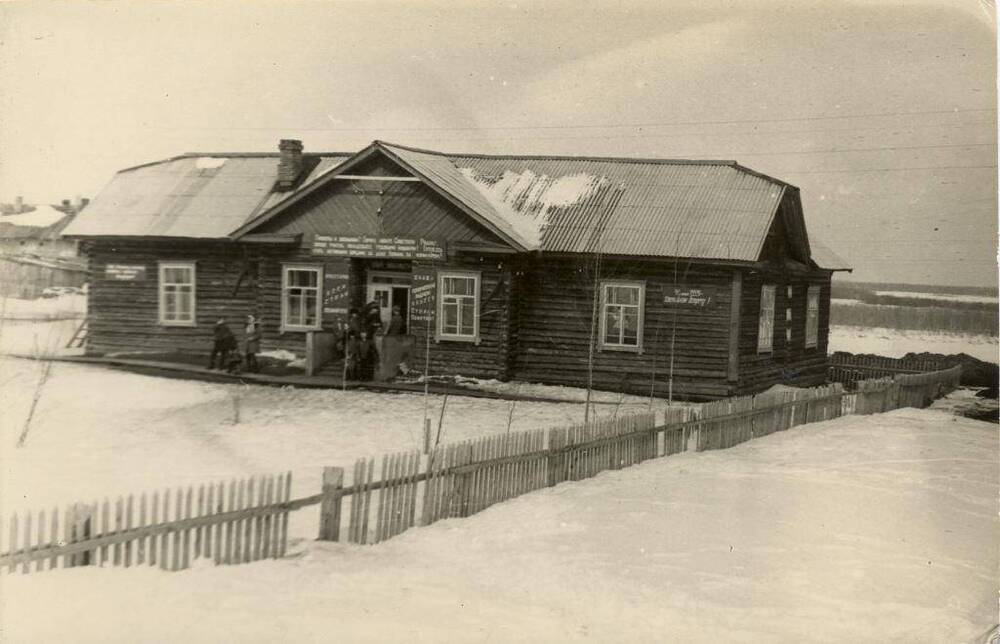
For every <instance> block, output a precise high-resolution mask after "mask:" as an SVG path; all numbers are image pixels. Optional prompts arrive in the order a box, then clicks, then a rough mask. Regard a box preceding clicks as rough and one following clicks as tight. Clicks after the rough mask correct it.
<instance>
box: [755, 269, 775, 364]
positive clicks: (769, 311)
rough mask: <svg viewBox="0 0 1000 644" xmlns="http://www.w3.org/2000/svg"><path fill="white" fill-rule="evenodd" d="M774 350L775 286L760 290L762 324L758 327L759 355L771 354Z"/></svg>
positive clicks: (763, 287) (769, 285)
mask: <svg viewBox="0 0 1000 644" xmlns="http://www.w3.org/2000/svg"><path fill="white" fill-rule="evenodd" d="M773 348H774V285H773V284H765V285H764V286H762V287H761V288H760V324H759V325H758V326H757V353H770V352H771V351H772V349H773Z"/></svg>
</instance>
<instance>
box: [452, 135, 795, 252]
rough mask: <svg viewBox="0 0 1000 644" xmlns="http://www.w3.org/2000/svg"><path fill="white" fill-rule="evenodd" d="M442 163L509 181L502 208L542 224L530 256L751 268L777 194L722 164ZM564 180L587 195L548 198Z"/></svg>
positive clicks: (763, 181)
mask: <svg viewBox="0 0 1000 644" xmlns="http://www.w3.org/2000/svg"><path fill="white" fill-rule="evenodd" d="M450 159H451V160H452V162H453V163H454V164H455V165H456V166H457V167H458V168H459V169H460V170H462V169H465V168H468V169H470V170H471V173H473V174H474V176H475V177H476V179H477V180H478V181H480V182H482V183H484V184H488V183H490V182H494V183H498V182H501V181H504V182H506V183H508V184H509V183H512V182H514V181H516V182H517V186H518V188H517V190H516V191H515V193H514V194H511V193H507V194H506V196H505V198H504V199H503V201H504V203H506V204H507V205H508V206H509V207H510V208H511V209H513V210H515V211H519V212H521V213H522V214H527V215H535V216H539V215H540V216H541V217H543V218H544V219H545V221H539V222H538V223H539V224H540V227H541V231H540V243H539V248H540V249H541V250H546V251H556V252H593V251H600V252H602V253H608V254H616V255H619V254H620V255H643V256H668V257H690V258H705V259H733V260H744V261H754V260H756V259H757V257H758V255H759V253H760V249H761V245H762V244H763V241H764V238H765V236H766V235H767V232H768V228H769V226H770V223H771V219H772V216H773V214H774V212H775V210H776V209H777V207H778V204H779V202H780V201H781V196H782V192H783V187H784V184H782V183H781V182H779V181H776V180H772V179H770V178H767V177H764V176H762V175H758V174H756V173H752V172H749V171H746V170H745V169H743V168H742V167H740V166H738V165H736V164H735V163H733V162H724V161H719V162H699V161H692V162H683V161H671V162H663V161H655V160H649V161H643V160H634V161H633V160H627V159H586V158H581V159H568V158H551V159H547V158H539V157H524V158H516V157H491V156H474V155H455V156H451V157H450ZM467 174H468V173H467ZM518 177H521V178H527V181H524V180H518ZM568 177H574V178H578V180H577V181H576V184H578V185H580V186H585V187H589V189H581V190H580V191H579V193H578V196H579V198H578V199H576V200H574V199H573V196H574V195H573V194H572V193H571V192H570V193H567V194H563V195H557V196H556V198H548V197H549V196H550V195H551V194H552V193H553V192H554V191H556V190H557V187H558V182H559V180H560V179H564V178H568ZM581 177H587V178H589V179H590V180H589V182H587V181H582V180H580V179H579V178H581ZM512 179H513V180H512ZM539 186H541V187H539ZM501 211H502V209H501Z"/></svg>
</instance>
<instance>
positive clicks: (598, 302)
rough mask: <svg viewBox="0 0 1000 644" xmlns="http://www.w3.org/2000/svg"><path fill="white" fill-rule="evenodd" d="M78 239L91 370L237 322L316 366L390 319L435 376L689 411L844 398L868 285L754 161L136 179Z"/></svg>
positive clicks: (253, 166) (513, 160) (290, 144)
mask: <svg viewBox="0 0 1000 644" xmlns="http://www.w3.org/2000/svg"><path fill="white" fill-rule="evenodd" d="M65 233H66V234H67V235H69V236H71V237H73V238H76V239H79V240H81V241H82V243H83V248H84V252H85V253H86V254H87V255H88V257H89V262H90V269H91V271H92V280H91V283H90V290H89V296H88V297H89V301H88V310H89V314H88V315H89V316H90V317H89V320H88V324H89V329H90V331H89V339H88V343H89V344H88V351H90V352H91V353H98V354H99V353H104V352H112V351H115V352H119V351H150V350H164V351H203V352H207V351H208V349H209V347H210V346H211V337H212V327H213V324H214V323H215V321H216V320H217V319H218V318H220V317H224V318H227V319H228V320H230V321H231V322H233V323H238V322H239V321H240V320H241V319H242V318H243V317H244V316H245V315H247V314H254V315H256V316H257V318H258V319H259V320H260V322H261V329H262V332H263V342H262V343H263V345H264V349H288V350H291V351H293V352H295V353H298V354H302V353H303V352H305V351H306V348H307V346H318V345H317V343H316V341H315V338H316V337H319V334H328V333H329V331H330V330H332V329H335V328H337V327H338V326H339V325H340V324H342V323H343V322H344V321H345V319H346V317H347V315H348V311H349V309H351V308H361V307H362V306H363V305H364V304H365V303H369V302H375V304H376V306H377V307H378V310H379V313H380V314H381V316H382V319H383V321H385V322H388V321H389V320H390V317H391V315H392V313H391V312H392V310H393V309H394V308H397V307H398V312H397V313H398V315H397V316H396V317H394V318H393V319H394V320H395V324H396V326H397V327H399V326H402V328H404V329H405V335H406V336H408V337H409V339H410V341H411V342H412V344H413V345H414V347H413V356H414V359H413V361H412V363H411V364H412V365H413V366H417V365H419V367H420V368H422V367H423V364H424V360H425V359H426V360H427V362H428V365H429V369H430V371H431V373H452V374H463V375H467V376H478V377H483V378H501V379H508V378H516V379H520V380H525V381H530V382H543V383H551V384H564V385H572V386H586V385H587V384H588V382H592V384H593V385H594V387H595V388H599V389H611V390H621V391H628V392H632V393H638V394H650V393H655V394H656V395H661V396H662V395H665V394H667V393H668V392H672V393H673V394H674V395H675V396H677V397H681V398H691V399H710V398H721V397H725V396H730V395H733V394H742V393H750V392H756V391H761V390H763V389H766V388H768V387H770V386H772V385H774V384H777V383H788V384H796V385H815V384H818V383H821V382H823V381H824V380H825V377H826V371H827V338H828V331H829V310H830V279H831V275H832V273H833V272H834V271H836V270H846V269H847V267H846V266H845V265H844V264H843V262H842V261H841V260H839V259H837V258H836V257H835V256H833V255H832V254H830V253H828V252H826V251H825V250H823V249H822V248H821V247H820V246H819V245H818V244H813V243H811V242H810V239H809V235H808V234H807V232H806V225H805V221H804V219H803V216H802V204H801V201H800V198H799V190H798V188H796V187H795V186H792V185H790V184H788V183H785V182H783V181H779V180H777V179H774V178H772V177H769V176H766V175H763V174H760V173H758V172H754V171H753V170H750V169H748V168H745V167H744V166H741V165H739V164H737V163H736V162H733V161H686V160H667V159H630V158H592V157H553V156H493V155H477V154H463V155H457V154H443V153H439V152H434V151H429V150H419V149H414V148H409V147H405V146H401V145H395V144H390V143H385V142H381V141H376V142H374V143H372V144H371V145H369V146H368V147H366V148H364V149H363V150H361V151H359V152H356V153H351V154H347V153H345V154H338V153H331V154H304V153H303V151H302V145H301V143H299V142H298V141H282V142H281V145H280V154H278V155H271V154H193V155H183V156H180V157H175V158H171V159H167V160H164V161H160V162H156V163H151V164H147V165H143V166H138V167H135V168H130V169H126V170H122V171H120V172H119V173H118V174H117V175H116V176H115V177H114V179H113V180H112V181H111V183H110V184H109V185H108V186H107V187H106V188H105V189H104V190H103V191H102V192H101V193H100V194H99V195H98V196H97V197H96V198H95V200H94V202H93V203H92V204H91V206H90V207H88V208H87V209H86V210H85V211H84V212H83V213H82V214H81V215H80V216H79V217H78V218H77V220H76V221H74V222H73V223H72V224H70V226H69V227H68V228H67V229H66V231H65ZM310 338H312V339H311V340H310ZM427 344H429V345H430V346H429V351H428V352H426V353H425V346H427ZM671 376H672V378H671Z"/></svg>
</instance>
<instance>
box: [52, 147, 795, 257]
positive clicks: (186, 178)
mask: <svg viewBox="0 0 1000 644" xmlns="http://www.w3.org/2000/svg"><path fill="white" fill-rule="evenodd" d="M372 149H382V150H383V151H384V152H385V153H386V154H388V155H390V156H395V157H397V158H398V159H399V160H400V161H401V162H402V163H404V164H405V165H408V166H409V167H411V168H412V169H413V170H414V171H415V172H417V173H418V174H420V175H422V176H423V177H424V178H425V179H426V180H427V181H428V182H430V183H431V184H432V185H433V186H434V187H435V188H436V189H439V190H441V191H442V192H444V193H445V194H446V195H447V196H449V197H450V198H452V199H454V200H456V201H457V202H458V203H459V204H460V205H463V206H464V207H465V209H466V210H467V211H468V212H470V213H471V214H472V215H473V216H474V217H478V218H479V219H480V221H481V223H483V224H485V225H486V226H487V227H489V228H492V229H493V230H494V231H495V232H497V233H498V234H500V236H501V237H505V238H507V239H508V240H509V241H510V242H511V243H512V245H513V246H515V247H518V246H519V247H521V248H522V249H531V250H535V249H540V250H543V251H551V252H573V253H579V252H595V251H599V252H602V253H607V254H615V255H638V256H654V257H655V256H661V257H662V256H666V257H688V258H697V259H731V260H739V261H755V260H757V259H758V257H759V255H760V251H761V248H762V246H763V242H764V239H765V237H766V235H767V232H768V229H769V227H770V224H771V221H772V218H773V216H774V213H775V211H776V210H777V208H778V205H779V203H780V201H781V199H782V195H783V192H784V188H785V187H786V185H787V184H784V183H783V182H781V181H778V180H776V179H772V178H770V177H767V176H765V175H761V174H758V173H755V172H753V171H751V170H748V169H746V168H743V167H742V166H739V165H738V164H736V163H735V162H733V161H684V160H657V159H611V158H587V157H579V158H578V157H536V156H531V157H515V156H488V155H474V154H444V153H440V152H434V151H430V150H420V149H415V148H410V147H406V146H401V145H396V144H391V143H384V142H381V141H376V142H375V143H373V144H372V145H371V146H368V147H367V148H365V150H364V151H363V152H362V154H364V153H370V151H371V150H372ZM307 156H308V155H307ZM312 156H313V158H314V159H315V158H316V156H315V155H312ZM351 158H358V155H346V154H343V155H341V154H330V155H322V156H321V157H319V159H318V164H317V165H316V166H315V167H314V168H313V169H312V170H311V172H310V174H309V176H308V177H307V178H306V179H305V180H304V181H303V182H302V184H301V185H300V186H299V187H298V188H297V189H296V190H295V191H293V192H289V193H275V192H273V191H272V187H273V185H274V179H275V176H276V170H277V162H278V157H277V155H252V154H251V155H216V154H213V155H202V156H198V155H185V156H183V157H178V158H175V159H168V160H166V161H163V162H159V163H154V164H149V165H146V166H139V167H137V168H132V169H129V170H124V171H122V172H119V173H118V174H117V175H116V176H115V178H114V179H113V180H112V182H111V183H110V184H109V185H108V186H107V187H106V188H105V189H104V190H103V191H102V192H101V193H100V194H99V195H98V196H97V197H96V198H95V199H94V201H93V202H91V204H90V205H89V207H88V208H87V209H86V210H85V211H84V212H83V213H82V214H81V215H80V216H79V217H77V219H76V221H74V222H73V223H72V224H70V226H69V227H68V228H67V230H66V231H65V234H69V235H79V236H100V235H107V236H133V235H134V236H170V237H193V238H223V237H227V236H229V235H230V234H232V233H234V232H235V231H237V230H238V229H240V228H241V227H244V228H245V230H250V229H252V228H254V227H255V226H257V225H258V222H259V223H262V222H264V221H267V220H268V219H269V218H270V217H271V216H273V214H276V213H277V212H279V211H281V210H282V206H283V202H284V201H285V200H286V199H288V197H289V196H292V195H302V194H303V191H305V193H306V194H308V193H310V192H314V191H315V190H317V189H320V188H321V186H322V185H324V184H325V182H324V179H329V178H330V177H332V176H333V172H332V171H333V170H335V169H336V168H337V167H338V166H341V164H342V163H343V162H344V161H347V160H349V159H351ZM350 165H351V164H350V163H346V164H343V167H344V168H347V167H349V166H350ZM290 202H291V200H290V201H289V203H290ZM255 218H256V219H255ZM251 219H254V223H253V224H250V225H247V226H244V225H245V224H247V222H249V221H250V220H251ZM245 230H244V231H241V232H245Z"/></svg>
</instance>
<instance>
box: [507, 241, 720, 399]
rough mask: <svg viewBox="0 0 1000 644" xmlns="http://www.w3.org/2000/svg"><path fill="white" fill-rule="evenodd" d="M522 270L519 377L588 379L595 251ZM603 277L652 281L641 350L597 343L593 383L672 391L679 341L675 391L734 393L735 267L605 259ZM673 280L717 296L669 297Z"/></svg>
mask: <svg viewBox="0 0 1000 644" xmlns="http://www.w3.org/2000/svg"><path fill="white" fill-rule="evenodd" d="M521 273H522V274H521V275H520V280H519V283H518V301H519V307H518V309H517V318H516V319H517V329H516V335H515V336H514V337H513V338H512V339H513V340H514V341H515V342H516V354H515V357H514V359H513V365H514V374H515V376H516V378H517V379H519V380H525V381H528V382H543V383H549V384H563V385H572V386H577V387H579V386H586V384H587V381H588V362H589V356H588V354H589V350H588V347H589V345H590V338H591V320H592V317H593V302H594V281H595V278H596V277H597V276H598V272H597V267H596V266H595V263H594V260H593V258H587V259H586V260H575V259H550V258H542V259H540V260H537V261H535V262H534V263H532V264H530V265H527V266H525V267H524V268H523V269H522V271H521ZM675 273H676V274H675ZM599 279H602V280H611V279H623V280H642V281H644V282H645V284H646V302H645V323H644V339H643V352H642V353H641V354H637V353H630V352H623V351H614V350H595V352H594V369H593V384H594V387H595V388H597V389H608V390H614V391H627V392H629V393H633V394H640V395H648V394H649V393H650V391H652V392H653V393H654V394H655V395H657V396H666V395H668V392H669V391H670V378H669V375H670V371H671V360H670V357H671V353H672V352H671V344H673V348H674V351H673V354H674V360H673V375H674V382H673V394H674V396H675V397H682V398H692V399H707V398H717V397H723V396H727V395H729V393H730V389H731V385H730V384H729V383H728V382H727V372H728V363H729V344H728V337H729V319H730V317H729V316H730V303H731V293H732V291H731V288H732V269H731V268H727V267H717V266H706V265H697V266H693V265H690V264H688V263H684V262H679V263H677V265H676V266H675V264H674V263H673V262H669V261H641V260H633V261H612V260H605V261H603V262H602V265H601V267H600V272H599ZM675 286H678V287H682V288H702V289H706V290H709V291H711V293H712V296H713V301H712V303H711V305H709V306H707V307H703V308H702V307H696V306H689V305H668V304H666V303H665V302H664V296H665V295H666V294H667V292H668V289H669V290H670V292H672V289H673V288H674V287H675ZM675 318H676V321H675ZM595 335H596V333H595ZM672 339H673V342H671V340H672Z"/></svg>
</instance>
